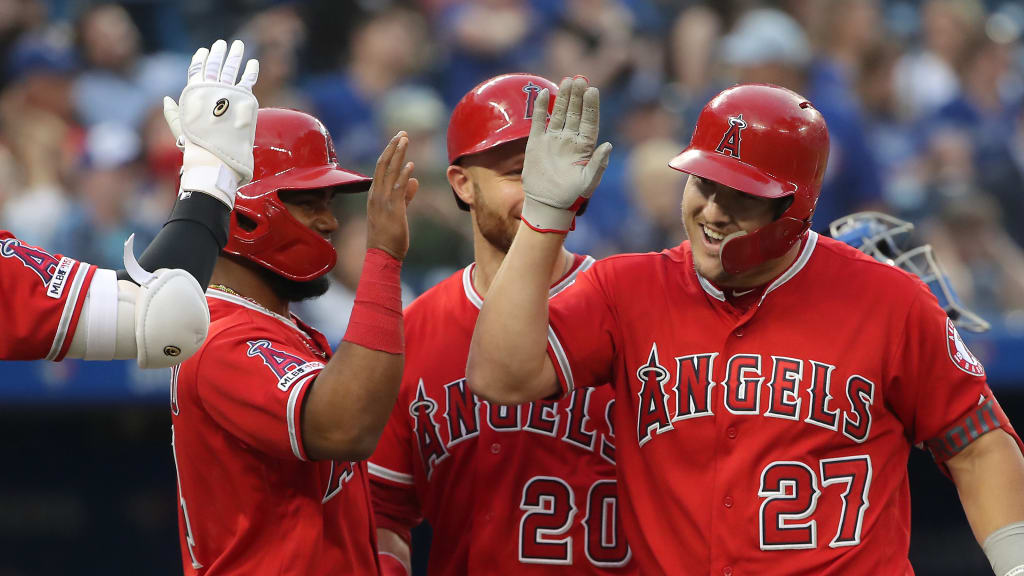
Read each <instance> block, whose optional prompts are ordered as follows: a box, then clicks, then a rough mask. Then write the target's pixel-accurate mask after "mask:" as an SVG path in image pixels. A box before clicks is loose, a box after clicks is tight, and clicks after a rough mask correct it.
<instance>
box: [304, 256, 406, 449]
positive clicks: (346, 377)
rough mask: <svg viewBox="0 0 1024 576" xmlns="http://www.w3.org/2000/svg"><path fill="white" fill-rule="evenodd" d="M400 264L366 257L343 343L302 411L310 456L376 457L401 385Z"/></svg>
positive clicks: (385, 258)
mask: <svg viewBox="0 0 1024 576" xmlns="http://www.w3.org/2000/svg"><path fill="white" fill-rule="evenodd" d="M400 273H401V262H400V261H399V260H397V259H395V258H394V257H392V256H390V255H388V254H386V253H385V252H383V251H381V250H376V249H371V250H368V251H367V253H366V260H365V261H364V262H363V271H362V275H361V276H360V278H359V288H357V289H356V301H355V305H354V306H353V307H352V315H351V316H350V317H349V323H348V330H346V332H345V338H344V340H343V341H342V342H341V344H340V345H339V346H338V351H337V353H336V354H335V355H334V357H333V358H331V361H330V362H328V363H327V366H326V367H325V368H324V369H323V371H322V372H321V373H320V374H319V375H318V376H317V379H316V381H315V382H314V383H313V389H312V390H311V391H310V392H309V395H308V397H307V398H306V403H305V405H304V406H303V419H302V432H303V438H304V442H305V446H306V452H307V453H309V454H310V456H312V457H313V458H315V459H325V458H331V459H334V460H362V459H365V458H368V457H369V456H370V454H372V453H373V450H374V448H375V447H376V445H377V440H378V439H380V435H381V432H382V431H383V430H384V425H385V424H386V423H387V420H388V416H390V414H391V407H392V406H393V405H394V403H395V398H396V397H397V396H398V388H399V385H400V384H401V382H402V366H403V359H404V356H403V355H402V354H403V352H404V343H403V339H402V328H403V322H402V286H401V282H400Z"/></svg>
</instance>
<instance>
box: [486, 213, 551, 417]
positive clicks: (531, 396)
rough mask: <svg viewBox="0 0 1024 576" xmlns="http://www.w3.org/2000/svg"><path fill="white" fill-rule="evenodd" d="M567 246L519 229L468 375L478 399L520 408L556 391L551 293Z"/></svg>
mask: <svg viewBox="0 0 1024 576" xmlns="http://www.w3.org/2000/svg"><path fill="white" fill-rule="evenodd" d="M564 241H565V236H564V235H563V234H550V233H540V232H537V231H535V230H533V229H531V228H530V227H529V226H527V225H525V224H522V223H521V224H520V226H519V231H518V233H517V234H516V237H515V240H514V241H513V242H512V247H511V249H510V250H509V252H508V255H507V256H506V257H505V260H504V262H502V265H501V268H499V270H498V273H497V275H496V276H495V278H494V281H493V282H492V283H491V286H490V288H489V289H488V292H487V299H486V300H485V301H484V305H483V309H482V310H481V311H480V316H479V317H478V319H477V323H476V329H475V330H474V331H473V340H472V344H471V346H470V350H469V361H468V365H467V368H466V375H467V379H468V383H469V386H470V388H471V389H472V390H473V391H474V392H475V393H476V394H478V395H479V396H481V397H483V398H485V399H488V400H491V401H495V402H503V403H521V402H528V401H531V400H536V399H539V398H543V397H545V396H549V395H550V394H551V393H553V392H556V391H557V382H556V381H555V380H554V379H553V376H554V371H553V368H552V367H551V363H550V359H549V358H548V355H547V333H548V290H549V288H550V286H549V284H550V281H551V271H552V268H553V267H554V266H555V264H556V263H557V262H558V258H559V255H560V254H561V249H562V244H563V242H564Z"/></svg>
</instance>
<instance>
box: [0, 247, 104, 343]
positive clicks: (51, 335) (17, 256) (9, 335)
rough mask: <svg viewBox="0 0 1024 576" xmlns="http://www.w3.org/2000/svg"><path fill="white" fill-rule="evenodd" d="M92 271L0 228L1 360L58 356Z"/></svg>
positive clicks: (74, 324) (73, 324)
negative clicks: (27, 242) (2, 331)
mask: <svg viewBox="0 0 1024 576" xmlns="http://www.w3.org/2000/svg"><path fill="white" fill-rule="evenodd" d="M95 273H96V267H95V266H91V265H89V264H86V263H84V262H78V261H77V260H73V259H71V258H68V257H66V256H61V255H60V254H56V255H54V254H50V253H49V252H47V251H46V250H43V249H42V248H37V247H35V246H31V245H29V244H25V243H24V242H22V241H20V240H18V239H17V238H15V237H14V236H13V235H12V234H11V233H10V232H7V231H6V230H0V294H3V298H2V299H0V325H3V327H4V335H3V338H2V339H0V360H41V359H46V360H55V361H60V360H63V359H64V355H65V354H67V351H68V347H69V346H71V339H72V337H73V336H74V334H75V329H76V328H77V327H78V318H79V316H81V314H82V305H83V304H85V295H86V293H87V292H88V291H89V285H90V284H91V283H92V278H93V275H94V274H95Z"/></svg>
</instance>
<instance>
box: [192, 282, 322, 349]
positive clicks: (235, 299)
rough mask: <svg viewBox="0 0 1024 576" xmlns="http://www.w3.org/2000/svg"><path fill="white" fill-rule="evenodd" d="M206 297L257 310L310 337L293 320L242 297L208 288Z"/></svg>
mask: <svg viewBox="0 0 1024 576" xmlns="http://www.w3.org/2000/svg"><path fill="white" fill-rule="evenodd" d="M206 297H207V298H213V299H215V300H223V301H225V302H230V303H232V304H237V305H238V306H242V307H245V308H248V309H250V310H255V311H257V312H259V313H260V314H264V315H266V316H270V317H271V318H276V319H277V320H280V321H281V322H282V323H283V324H285V325H286V326H288V327H289V328H291V329H292V330H295V331H296V332H298V333H299V334H302V335H303V336H306V337H307V338H308V337H309V334H306V333H305V332H304V331H303V330H302V329H301V328H299V326H298V325H297V324H296V323H295V321H294V320H292V319H291V318H285V317H284V316H281V315H280V314H278V313H277V312H273V311H271V310H267V309H266V308H264V307H262V306H259V305H258V304H253V303H252V302H249V301H248V300H246V299H245V298H242V297H240V296H235V295H234V294H228V293H227V292H222V291H220V290H217V289H216V288H207V289H206Z"/></svg>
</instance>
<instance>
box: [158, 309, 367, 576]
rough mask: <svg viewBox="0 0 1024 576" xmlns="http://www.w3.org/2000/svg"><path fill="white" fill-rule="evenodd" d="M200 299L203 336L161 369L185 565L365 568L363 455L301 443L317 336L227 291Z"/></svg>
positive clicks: (298, 574) (327, 570)
mask: <svg viewBox="0 0 1024 576" xmlns="http://www.w3.org/2000/svg"><path fill="white" fill-rule="evenodd" d="M207 301H208V302H209V305H210V319H211V323H210V332H209V336H207V338H206V341H205V342H204V343H203V346H202V348H200V349H199V351H198V352H196V354H195V355H193V356H192V357H191V358H189V359H188V360H187V361H185V362H184V363H182V364H181V366H179V367H176V368H174V369H173V372H172V379H171V420H172V424H173V425H172V428H171V444H172V448H173V452H174V461H175V465H176V466H177V469H178V532H179V535H180V540H181V556H182V562H183V564H184V566H185V574H190V575H191V574H195V575H205V576H214V575H217V576H221V575H229V574H237V575H242V574H246V575H248V574H274V575H279V576H284V575H294V576H309V575H311V574H360V575H361V574H377V573H378V572H379V569H378V566H377V545H376V529H375V528H374V525H373V515H372V511H371V509H370V496H369V487H368V484H367V477H366V465H365V463H356V462H322V461H321V462H315V461H310V459H309V457H308V456H307V455H306V452H305V450H304V449H303V445H302V423H301V419H302V403H303V401H304V400H305V398H306V395H307V394H308V393H309V390H310V389H311V387H312V385H313V381H314V379H315V378H316V376H317V374H319V373H320V371H321V370H322V369H323V367H324V365H325V364H326V363H327V361H328V358H329V357H330V350H331V348H330V346H329V345H328V343H327V341H326V339H325V338H324V337H323V336H322V335H321V334H320V333H319V332H317V331H316V330H314V329H312V328H310V327H309V326H307V325H305V324H304V323H302V322H301V321H299V320H298V318H296V317H295V316H292V317H291V318H285V317H283V316H280V315H277V314H274V313H273V312H270V311H268V310H266V309H264V308H262V307H260V306H259V305H257V304H255V303H253V302H251V301H248V300H246V299H244V298H241V297H238V296H235V295H233V294H228V293H225V292H221V291H218V290H215V289H210V290H207Z"/></svg>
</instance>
